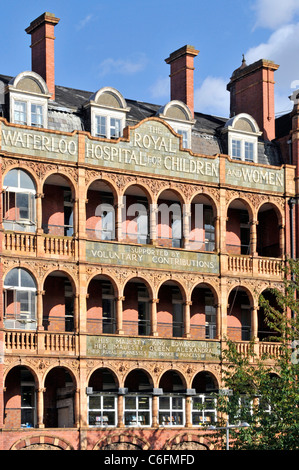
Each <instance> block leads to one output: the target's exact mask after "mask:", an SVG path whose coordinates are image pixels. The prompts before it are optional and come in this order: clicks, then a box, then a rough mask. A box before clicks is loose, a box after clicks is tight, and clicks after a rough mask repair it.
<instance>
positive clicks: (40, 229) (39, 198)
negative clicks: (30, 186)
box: [36, 193, 44, 234]
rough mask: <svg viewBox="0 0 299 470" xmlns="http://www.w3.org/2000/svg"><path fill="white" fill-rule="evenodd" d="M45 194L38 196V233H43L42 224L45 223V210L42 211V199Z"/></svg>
mask: <svg viewBox="0 0 299 470" xmlns="http://www.w3.org/2000/svg"><path fill="white" fill-rule="evenodd" d="M43 197H44V194H43V193H38V194H36V233H37V234H41V233H43V229H42V222H43V210H42V198H43Z"/></svg>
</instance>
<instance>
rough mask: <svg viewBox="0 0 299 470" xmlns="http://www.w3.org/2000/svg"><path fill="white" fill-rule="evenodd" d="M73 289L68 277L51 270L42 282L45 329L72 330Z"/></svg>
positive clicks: (60, 272) (73, 310)
mask: <svg viewBox="0 0 299 470" xmlns="http://www.w3.org/2000/svg"><path fill="white" fill-rule="evenodd" d="M74 303H75V290H74V286H73V283H72V280H71V279H70V277H69V276H68V275H67V274H65V273H64V272H62V271H53V272H52V273H50V274H49V275H48V276H47V278H46V280H45V282H44V296H43V327H44V329H45V330H46V331H62V332H65V331H74V326H75V325H74V320H75V318H74V312H75V305H74Z"/></svg>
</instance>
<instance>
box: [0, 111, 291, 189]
mask: <svg viewBox="0 0 299 470" xmlns="http://www.w3.org/2000/svg"><path fill="white" fill-rule="evenodd" d="M0 125H1V141H0V144H1V150H2V151H5V152H9V153H12V154H17V155H18V154H19V155H28V156H36V157H38V158H47V159H54V160H62V161H63V160H65V161H68V162H73V163H75V162H78V150H79V140H78V135H79V133H78V132H74V133H73V134H61V133H57V132H53V131H50V130H44V129H42V130H35V129H28V128H27V127H26V128H25V127H24V128H22V127H21V126H14V125H11V124H7V123H6V121H4V120H0ZM84 137H85V163H86V164H92V165H95V166H98V167H99V168H107V169H110V170H113V169H117V170H120V169H123V170H125V171H128V172H134V173H139V172H142V173H143V174H149V175H156V176H161V177H163V178H167V177H169V176H171V177H174V178H176V177H177V178H184V179H187V180H190V181H192V182H196V183H199V182H202V183H211V184H219V183H220V171H219V161H220V158H219V156H203V155H195V154H193V153H192V152H190V151H188V150H183V149H182V148H181V145H180V144H181V139H180V137H179V136H178V135H177V134H175V133H173V132H172V131H171V130H170V128H169V127H168V126H167V125H165V124H163V123H162V122H160V121H157V120H150V119H149V120H145V121H143V122H141V123H140V124H139V125H138V126H136V127H134V128H128V138H127V137H124V138H121V139H118V140H116V141H111V140H110V141H108V140H104V139H102V140H101V139H97V138H92V137H91V136H90V135H89V134H85V136H84ZM223 183H226V184H229V185H231V186H239V187H244V188H246V189H251V188H254V189H260V190H262V191H271V192H278V193H284V191H285V176H284V169H283V168H280V167H277V168H275V167H273V166H269V167H266V166H265V165H256V164H254V165H253V164H249V163H243V162H239V161H236V162H235V161H232V160H230V159H226V162H225V181H223Z"/></svg>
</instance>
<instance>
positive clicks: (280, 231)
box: [279, 225, 285, 258]
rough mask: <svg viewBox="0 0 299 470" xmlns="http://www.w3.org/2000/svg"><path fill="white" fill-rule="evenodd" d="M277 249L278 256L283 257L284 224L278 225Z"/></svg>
mask: <svg viewBox="0 0 299 470" xmlns="http://www.w3.org/2000/svg"><path fill="white" fill-rule="evenodd" d="M279 251H280V256H281V257H282V258H283V257H284V255H285V226H284V225H280V226H279Z"/></svg>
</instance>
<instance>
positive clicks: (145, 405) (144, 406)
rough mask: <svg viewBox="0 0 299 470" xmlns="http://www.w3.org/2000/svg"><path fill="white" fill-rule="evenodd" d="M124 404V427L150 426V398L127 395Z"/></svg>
mask: <svg viewBox="0 0 299 470" xmlns="http://www.w3.org/2000/svg"><path fill="white" fill-rule="evenodd" d="M124 402H125V403H124V408H125V425H126V426H151V408H152V406H151V397H149V396H143V395H127V396H125V397H124Z"/></svg>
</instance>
